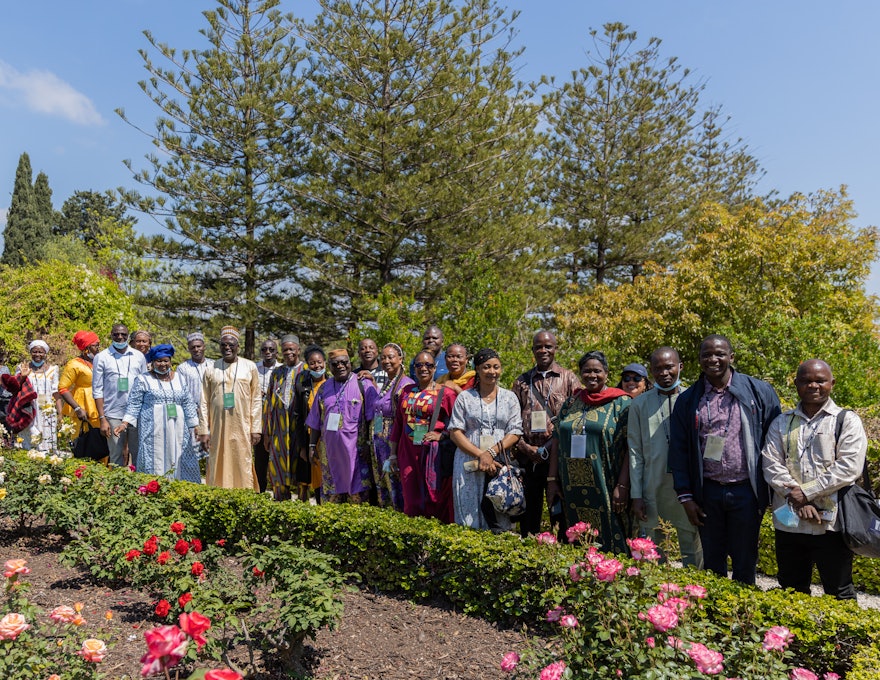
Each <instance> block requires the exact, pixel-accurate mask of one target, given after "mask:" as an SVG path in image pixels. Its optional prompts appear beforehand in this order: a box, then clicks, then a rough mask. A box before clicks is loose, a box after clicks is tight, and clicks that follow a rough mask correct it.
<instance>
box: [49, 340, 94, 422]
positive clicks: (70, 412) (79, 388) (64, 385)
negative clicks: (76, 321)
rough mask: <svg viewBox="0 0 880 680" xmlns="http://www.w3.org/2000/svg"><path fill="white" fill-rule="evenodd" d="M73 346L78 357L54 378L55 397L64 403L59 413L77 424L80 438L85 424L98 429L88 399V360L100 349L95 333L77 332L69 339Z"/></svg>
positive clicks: (91, 402) (89, 369)
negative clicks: (56, 394) (55, 386)
mask: <svg viewBox="0 0 880 680" xmlns="http://www.w3.org/2000/svg"><path fill="white" fill-rule="evenodd" d="M73 344H74V345H76V347H77V349H78V350H79V356H78V357H75V358H73V359H71V360H70V361H68V362H67V364H66V365H65V366H64V370H63V371H62V372H61V377H60V378H59V379H58V395H59V396H60V397H61V399H62V401H64V407H63V410H62V414H63V415H65V416H73V417H74V418H76V419H77V420H78V421H79V432H78V434H77V436H80V435H82V433H83V430H84V429H85V428H86V424H88V425H89V426H91V427H99V426H100V419H99V418H98V409H97V408H96V407H95V400H94V398H92V361H94V359H95V355H96V354H97V353H98V350H99V349H100V345H101V342H100V340H99V338H98V334H97V333H93V332H92V331H77V333H76V334H75V335H74V336H73Z"/></svg>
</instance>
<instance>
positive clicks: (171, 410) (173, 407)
mask: <svg viewBox="0 0 880 680" xmlns="http://www.w3.org/2000/svg"><path fill="white" fill-rule="evenodd" d="M165 415H166V416H168V417H169V418H176V417H177V404H165Z"/></svg>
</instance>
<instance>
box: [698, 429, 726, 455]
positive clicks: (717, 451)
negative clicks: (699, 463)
mask: <svg viewBox="0 0 880 680" xmlns="http://www.w3.org/2000/svg"><path fill="white" fill-rule="evenodd" d="M723 453H724V437H719V436H718V435H717V434H710V435H708V436H707V437H706V450H705V451H704V452H703V460H714V461H717V462H720V461H721V454H723Z"/></svg>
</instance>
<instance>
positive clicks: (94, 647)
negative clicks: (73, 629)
mask: <svg viewBox="0 0 880 680" xmlns="http://www.w3.org/2000/svg"><path fill="white" fill-rule="evenodd" d="M77 654H79V655H80V656H81V657H82V658H83V659H85V660H86V661H91V662H92V663H100V662H101V661H103V660H104V657H105V656H107V645H105V644H104V643H103V642H102V641H101V640H97V639H95V638H89V639H87V640H83V643H82V648H81V649H80V650H79V651H78V652H77Z"/></svg>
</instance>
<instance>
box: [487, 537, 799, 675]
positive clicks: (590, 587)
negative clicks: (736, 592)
mask: <svg viewBox="0 0 880 680" xmlns="http://www.w3.org/2000/svg"><path fill="white" fill-rule="evenodd" d="M576 536H577V538H578V540H580V541H582V542H583V543H584V544H586V548H587V549H586V551H585V553H584V556H583V560H579V561H577V562H575V563H574V564H572V565H570V567H569V568H568V569H567V570H566V571H565V573H566V576H567V578H568V585H567V587H566V592H565V595H564V596H563V597H562V598H561V601H560V602H559V604H558V605H556V606H554V607H552V608H551V609H549V610H548V611H547V614H546V616H545V619H546V621H547V622H549V623H552V624H554V625H556V626H557V632H558V634H559V635H558V643H557V644H556V645H550V646H549V647H548V645H546V644H541V645H539V646H534V647H532V648H529V649H527V650H525V651H524V652H523V658H522V659H520V658H519V656H518V655H516V652H509V653H508V654H507V655H505V657H504V659H503V660H502V669H503V670H505V671H507V672H510V673H513V674H514V676H515V677H523V678H526V677H535V675H538V677H540V678H541V679H543V680H547V679H551V678H552V679H553V680H557V679H561V678H612V677H627V678H635V677H638V678H645V679H656V680H661V679H666V678H684V677H692V676H695V675H696V674H701V675H703V676H718V677H737V678H754V679H756V680H757V679H758V678H760V679H761V680H765V679H779V680H782V679H783V678H788V677H789V675H790V676H791V677H792V678H798V679H801V678H803V679H804V680H806V678H809V677H811V676H808V675H805V674H804V673H805V671H804V670H802V669H792V667H791V664H790V659H791V658H792V654H791V652H790V651H788V649H787V648H788V646H789V644H790V643H791V642H792V640H793V639H794V636H793V634H792V633H791V631H790V630H789V629H788V628H786V627H784V626H774V627H772V628H770V629H768V630H766V631H765V632H763V640H762V638H761V635H760V634H761V632H762V631H761V630H760V628H759V626H758V625H756V624H754V623H752V622H749V621H739V622H736V624H737V628H738V630H737V634H736V635H731V627H730V626H728V627H726V628H725V627H723V626H719V625H716V624H714V623H713V622H711V621H710V620H709V619H708V618H707V617H706V615H705V611H704V606H705V603H706V602H707V600H708V599H709V595H710V593H709V592H708V591H707V589H706V588H705V587H704V586H702V585H699V584H688V585H686V586H684V587H682V586H680V585H679V584H677V583H672V582H668V581H664V580H663V574H664V571H663V570H662V568H660V567H658V566H657V562H658V560H659V558H660V555H659V552H658V551H657V549H656V546H655V545H654V544H653V542H652V541H651V540H650V539H645V538H643V539H631V541H630V542H629V544H630V548H631V550H632V552H633V555H635V556H638V557H637V562H638V563H639V566H638V567H636V568H629V569H627V568H625V566H624V564H623V563H622V562H621V561H619V560H617V559H615V558H613V557H607V556H605V555H602V553H600V552H599V551H598V549H597V548H596V546H595V545H592V544H590V540H591V539H592V538H593V533H592V532H591V531H590V530H589V528H588V527H579V529H578V531H577V534H576ZM547 549H548V550H553V549H554V548H553V547H552V546H549V547H547ZM731 625H732V624H731ZM658 635H660V636H663V637H662V638H661V639H665V644H662V643H660V644H658V642H657V637H656V636H658ZM514 658H515V659H516V661H515V662H514V661H513V659H514ZM812 677H816V676H812Z"/></svg>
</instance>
